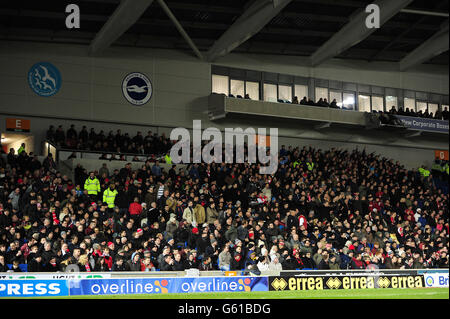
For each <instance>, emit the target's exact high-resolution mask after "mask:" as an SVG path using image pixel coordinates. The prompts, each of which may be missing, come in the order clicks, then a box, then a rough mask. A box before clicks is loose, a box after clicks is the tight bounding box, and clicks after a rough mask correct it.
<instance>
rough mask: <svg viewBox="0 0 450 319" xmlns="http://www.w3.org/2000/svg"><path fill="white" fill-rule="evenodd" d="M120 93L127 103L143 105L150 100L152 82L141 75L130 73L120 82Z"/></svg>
mask: <svg viewBox="0 0 450 319" xmlns="http://www.w3.org/2000/svg"><path fill="white" fill-rule="evenodd" d="M122 93H123V96H124V97H125V99H126V100H127V101H128V102H129V103H131V104H133V105H138V106H139V105H144V104H145V103H147V102H148V101H149V100H150V99H151V98H152V94H153V87H152V82H151V81H150V79H149V78H148V77H147V76H146V75H145V74H143V73H140V72H133V73H130V74H128V75H127V76H126V77H125V78H124V79H123V81H122Z"/></svg>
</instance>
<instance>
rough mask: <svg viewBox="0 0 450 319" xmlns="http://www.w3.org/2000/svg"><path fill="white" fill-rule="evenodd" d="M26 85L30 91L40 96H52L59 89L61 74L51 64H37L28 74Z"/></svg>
mask: <svg viewBox="0 0 450 319" xmlns="http://www.w3.org/2000/svg"><path fill="white" fill-rule="evenodd" d="M28 83H29V85H30V87H31V89H32V90H33V91H34V92H35V93H36V94H38V95H40V96H45V97H48V96H52V95H54V94H56V93H57V92H58V91H59V89H60V87H61V74H60V73H59V71H58V69H57V68H56V67H55V66H54V65H53V64H51V63H48V62H39V63H36V64H35V65H33V66H32V67H31V68H30V71H29V72H28Z"/></svg>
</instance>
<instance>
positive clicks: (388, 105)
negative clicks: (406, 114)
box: [386, 95, 398, 112]
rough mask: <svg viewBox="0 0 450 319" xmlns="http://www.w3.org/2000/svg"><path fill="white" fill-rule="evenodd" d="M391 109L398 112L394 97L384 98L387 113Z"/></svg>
mask: <svg viewBox="0 0 450 319" xmlns="http://www.w3.org/2000/svg"><path fill="white" fill-rule="evenodd" d="M392 107H394V108H395V110H397V111H398V102H397V97H396V96H390V95H388V96H386V111H387V112H389V111H390V110H391V109H392Z"/></svg>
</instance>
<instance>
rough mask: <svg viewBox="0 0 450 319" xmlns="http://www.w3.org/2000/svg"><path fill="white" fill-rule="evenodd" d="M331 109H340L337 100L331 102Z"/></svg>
mask: <svg viewBox="0 0 450 319" xmlns="http://www.w3.org/2000/svg"><path fill="white" fill-rule="evenodd" d="M330 107H331V108H333V109H338V108H339V106H338V105H337V102H336V99H333V101H331V103H330Z"/></svg>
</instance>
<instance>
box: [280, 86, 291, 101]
mask: <svg viewBox="0 0 450 319" xmlns="http://www.w3.org/2000/svg"><path fill="white" fill-rule="evenodd" d="M278 98H279V99H280V100H285V101H289V102H292V86H289V85H279V86H278Z"/></svg>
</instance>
